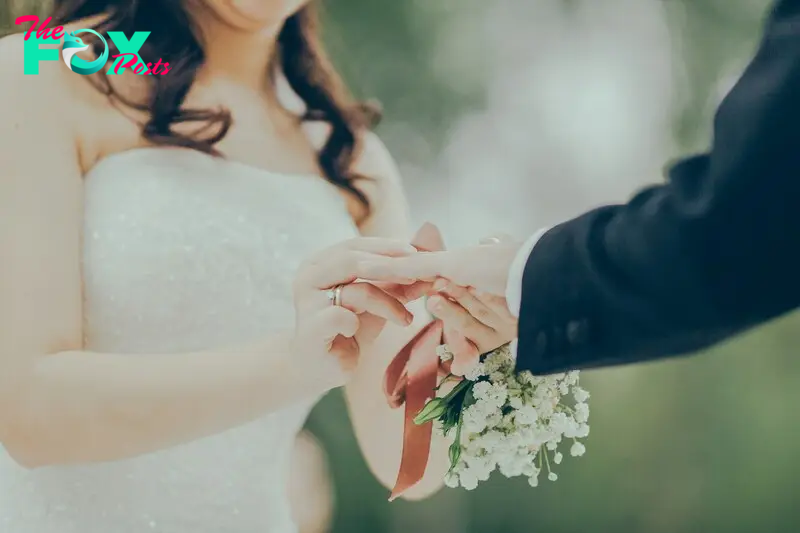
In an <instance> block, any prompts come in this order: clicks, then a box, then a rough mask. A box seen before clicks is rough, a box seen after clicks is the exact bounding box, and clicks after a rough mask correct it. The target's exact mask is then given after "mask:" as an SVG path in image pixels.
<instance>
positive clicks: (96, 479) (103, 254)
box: [0, 149, 356, 533]
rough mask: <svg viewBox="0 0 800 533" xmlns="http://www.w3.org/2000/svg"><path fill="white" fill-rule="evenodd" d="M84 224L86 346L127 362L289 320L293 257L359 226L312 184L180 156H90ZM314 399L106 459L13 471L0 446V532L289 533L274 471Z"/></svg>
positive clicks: (281, 486)
mask: <svg viewBox="0 0 800 533" xmlns="http://www.w3.org/2000/svg"><path fill="white" fill-rule="evenodd" d="M84 230H85V235H84V265H83V267H84V268H83V275H84V292H85V320H86V322H85V332H86V343H87V346H88V348H89V349H91V350H94V351H98V352H111V353H124V354H130V356H131V357H135V356H136V354H143V353H168V352H181V351H192V350H198V349H209V348H217V347H219V348H224V347H226V346H231V345H240V344H243V343H246V342H248V341H250V340H254V339H257V338H260V337H262V336H263V335H265V334H267V333H269V332H270V331H271V330H277V329H280V328H286V327H290V326H291V325H292V321H293V316H294V311H293V306H292V299H291V280H292V278H293V276H294V273H295V271H296V269H297V267H298V265H299V264H300V262H302V261H303V260H304V259H306V258H307V257H308V256H310V255H311V254H313V253H315V252H316V251H318V250H320V249H321V248H323V247H326V246H328V245H331V244H335V243H337V242H340V241H342V240H344V239H348V238H350V237H352V236H354V235H355V231H356V230H355V228H354V226H353V224H352V222H351V219H350V217H349V215H348V213H347V210H346V208H345V205H344V202H343V199H342V197H341V195H340V193H339V192H338V191H337V190H336V188H335V187H334V186H332V185H331V184H329V183H327V182H325V181H324V180H323V179H322V178H320V177H315V176H287V175H280V174H273V173H270V172H267V171H263V170H259V169H256V168H254V167H250V166H246V165H242V164H238V163H233V162H228V161H225V160H218V159H213V158H211V157H209V156H206V155H204V154H200V153H197V152H192V151H189V150H182V149H137V150H133V151H130V152H125V153H122V154H118V155H115V156H111V157H109V158H107V159H105V160H104V161H102V162H100V163H99V164H98V165H97V166H96V167H95V168H94V169H93V170H92V172H91V173H90V174H89V175H87V176H86V184H85V228H84ZM311 403H313V402H312V401H309V402H307V403H306V404H302V405H295V406H292V407H290V408H287V409H285V410H282V411H280V412H277V413H274V414H271V415H269V416H266V417H264V418H263V419H261V420H258V421H256V422H253V423H251V424H249V425H247V426H244V427H240V428H236V429H233V430H230V431H228V432H226V433H223V434H220V435H215V436H212V437H209V438H205V439H201V440H198V441H195V442H192V443H189V444H185V445H181V446H178V447H175V448H172V449H168V450H164V451H160V452H156V453H152V454H148V455H145V456H141V457H137V458H133V459H129V460H124V461H118V462H114V463H107V464H94V465H87V466H75V467H49V468H44V469H40V470H34V471H26V470H23V469H21V468H20V467H18V466H16V465H15V464H13V462H12V461H11V460H10V459H9V458H8V457H7V456H6V455H5V453H4V452H2V450H0V531H3V532H6V531H7V532H9V533H112V532H113V533H134V532H135V533H142V532H146V531H158V532H163V533H190V532H191V533H228V532H230V533H291V532H293V531H294V526H293V525H292V522H291V519H290V510H289V505H288V502H287V500H286V491H285V486H286V476H287V472H286V470H285V468H286V466H287V465H288V464H289V462H290V461H289V454H290V452H291V448H292V444H293V441H294V437H295V435H296V433H297V431H299V429H300V428H301V426H302V424H303V421H304V419H305V417H306V416H307V414H308V410H309V409H310V407H311Z"/></svg>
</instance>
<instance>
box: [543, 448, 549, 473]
mask: <svg viewBox="0 0 800 533" xmlns="http://www.w3.org/2000/svg"><path fill="white" fill-rule="evenodd" d="M542 450H544V464H545V466H547V473H548V474H549V473H550V456H549V455H548V454H547V446H542Z"/></svg>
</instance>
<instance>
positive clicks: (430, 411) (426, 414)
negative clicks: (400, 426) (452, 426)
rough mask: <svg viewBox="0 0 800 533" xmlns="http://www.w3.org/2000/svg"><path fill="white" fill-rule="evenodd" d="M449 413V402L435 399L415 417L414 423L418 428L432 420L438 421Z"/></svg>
mask: <svg viewBox="0 0 800 533" xmlns="http://www.w3.org/2000/svg"><path fill="white" fill-rule="evenodd" d="M446 412H447V402H446V401H444V400H443V399H442V398H434V399H433V400H431V401H429V402H428V403H426V404H425V407H423V408H422V410H421V411H420V412H419V413H417V416H415V417H414V423H415V424H417V425H418V426H419V425H421V424H424V423H426V422H430V421H431V420H436V419H437V418H439V417H440V416H442V415H443V414H445V413H446Z"/></svg>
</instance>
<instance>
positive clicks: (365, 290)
mask: <svg viewBox="0 0 800 533" xmlns="http://www.w3.org/2000/svg"><path fill="white" fill-rule="evenodd" d="M325 299H326V302H325V305H331V304H330V300H329V299H328V298H327V296H326V297H325ZM340 305H341V307H344V308H345V309H349V310H350V311H353V312H354V313H369V314H371V315H375V316H378V317H381V318H383V319H385V320H389V321H390V322H394V323H395V324H398V325H400V326H407V325H409V324H411V322H413V321H414V315H412V314H411V312H410V311H409V310H408V309H406V307H405V306H404V305H403V304H402V303H401V302H400V301H399V300H398V299H397V298H395V297H394V296H392V295H390V294H388V293H386V291H384V290H382V289H380V288H378V287H376V286H375V285H373V284H371V283H366V282H359V283H351V284H349V285H345V286H343V287H342V288H341V302H340Z"/></svg>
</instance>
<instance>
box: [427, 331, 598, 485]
mask: <svg viewBox="0 0 800 533" xmlns="http://www.w3.org/2000/svg"><path fill="white" fill-rule="evenodd" d="M440 356H441V357H442V358H448V356H450V354H449V353H448V350H447V349H446V347H443V348H442V349H441V350H440ZM464 377H465V379H463V380H460V381H459V382H458V384H457V385H456V386H455V387H454V388H453V389H452V390H451V391H450V392H449V393H448V394H446V395H445V396H442V397H438V398H434V399H432V400H430V401H429V402H428V403H427V404H426V405H425V407H424V408H423V409H422V410H421V411H420V413H419V414H418V415H417V417H416V418H415V422H416V423H417V424H423V423H426V422H429V421H435V423H436V426H437V428H438V430H439V431H440V432H441V433H443V434H444V435H450V434H451V433H452V432H453V431H454V432H455V437H454V440H453V443H452V445H451V446H450V450H449V455H450V470H449V472H448V473H447V476H446V477H445V483H446V484H447V485H448V486H450V487H457V486H461V487H464V488H465V489H467V490H472V489H474V488H475V487H477V485H478V483H479V482H480V481H486V480H487V479H489V476H490V474H491V473H492V472H493V471H495V470H499V471H500V473H501V474H502V475H504V476H506V477H509V478H510V477H516V476H525V477H527V478H528V482H529V484H530V485H531V486H533V487H535V486H537V485H538V483H539V476H540V474H541V473H542V472H544V473H546V475H547V478H548V479H549V480H551V481H555V480H556V479H558V476H557V475H556V473H555V472H554V471H553V465H558V464H560V463H561V461H562V459H563V455H562V453H561V452H560V451H559V445H561V444H562V443H563V442H564V441H565V440H566V441H570V442H571V445H570V454H571V455H572V456H576V457H577V456H581V455H583V454H584V452H585V451H586V448H585V447H584V445H583V444H582V443H581V442H580V440H579V439H583V438H585V437H587V436H588V435H589V425H588V421H589V406H588V404H587V403H586V401H587V400H588V399H589V393H588V392H586V391H585V390H584V389H582V388H581V387H580V384H579V372H577V371H576V372H568V373H566V374H557V375H551V376H545V377H535V376H533V375H532V374H531V373H530V372H520V373H516V372H515V370H514V358H513V355H512V354H511V352H510V350H509V348H508V346H507V345H506V346H503V347H501V348H498V349H497V350H495V351H493V352H491V353H489V354H488V355H486V356H485V357H484V358H483V360H482V361H481V362H480V363H478V364H477V365H475V367H474V368H472V369H471V371H470V372H468V373H467V375H466V376H464ZM451 378H452V376H451V377H450V378H446V380H445V381H449V379H451ZM443 384H444V382H443ZM440 387H441V385H440ZM570 397H571V399H572V401H571V402H565V401H564V399H565V398H570Z"/></svg>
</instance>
